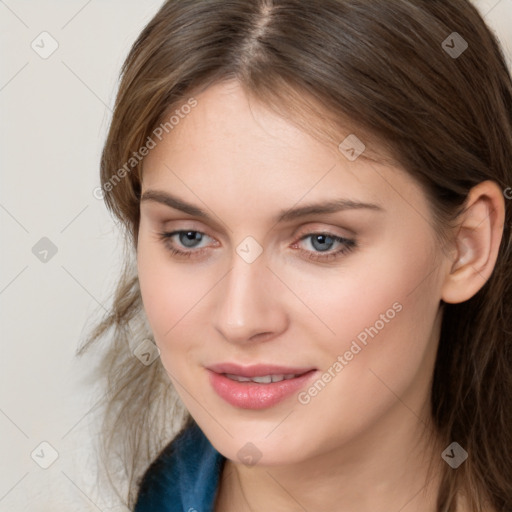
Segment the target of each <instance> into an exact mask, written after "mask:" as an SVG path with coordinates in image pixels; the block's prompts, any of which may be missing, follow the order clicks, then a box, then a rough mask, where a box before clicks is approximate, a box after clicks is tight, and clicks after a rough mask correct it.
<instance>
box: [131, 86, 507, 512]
mask: <svg viewBox="0 0 512 512" xmlns="http://www.w3.org/2000/svg"><path fill="white" fill-rule="evenodd" d="M195 97H196V99H197V101H198V105H197V106H196V107H195V108H194V109H192V111H191V113H190V114H188V115H187V116H186V117H185V118H184V119H183V120H181V121H180V122H179V124H178V125H177V126H175V128H174V129H173V130H172V131H171V132H169V134H167V135H166V136H165V137H164V138H163V140H162V141H161V142H160V143H158V145H157V147H156V148H154V149H153V150H151V152H150V154H149V155H148V156H147V157H146V159H145V162H144V170H143V181H142V193H143V194H144V193H146V192H148V191H150V190H159V191H164V192H167V193H171V194H173V195H174V196H176V197H178V198H180V199H181V200H183V201H186V202H188V203H191V204H194V205H196V206H197V207H199V208H201V209H204V210H206V212H207V213H208V214H209V215H210V216H211V219H203V218H200V217H197V216H195V215H190V214H186V213H183V212H181V211H179V210H177V209H174V208H171V207H169V206H167V205H164V204H161V203H159V202H157V201H154V200H144V201H141V206H140V208H141V221H140V227H139V239H138V247H137V260H138V271H139V280H140V286H141V292H142V297H143V303H144V308H145V311H146V313H147V316H148V319H149V322H150V325H151V327H152V330H153V334H154V337H155V341H156V343H157V345H158V347H159V349H160V351H161V361H162V364H163V365H164V367H165V369H166V371H167V373H168V374H169V378H170V379H171V381H172V383H173V384H174V385H175V387H176V389H177V391H178V393H179V394H180V396H181V398H182V400H183V402H184V404H185V406H186V407H187V409H188V410H189V411H190V413H191V415H192V416H193V417H194V419H195V420H196V422H197V423H198V425H199V426H200V427H201V429H202V430H203V432H204V433H205V435H206V436H207V437H208V438H209V440H210V441H211V443H212V444H213V446H214V447H215V448H216V449H217V450H218V451H219V452H220V453H222V454H223V455H224V456H225V457H227V459H228V460H227V461H226V464H225V467H224V471H223V474H222V479H221V480H222V481H221V485H220V488H219V493H218V496H217V502H216V508H215V510H216V511H221V510H222V511H223V512H231V511H237V512H244V511H251V510H252V511H253V512H255V511H258V512H259V511H268V510H272V511H276V512H279V511H287V512H290V511H296V510H297V511H299V510H300V511H303V510H308V511H310V512H313V511H323V510H337V511H345V510H347V511H349V510H350V511H352V510H357V511H359V512H366V511H372V512H374V511H375V510H386V511H388V510H389V511H393V510H396V511H398V510H401V511H402V512H408V511H415V512H418V511H420V512H422V511H434V510H435V506H434V499H433V496H434V494H433V493H434V492H435V491H436V490H437V485H438V479H437V477H436V475H437V474H438V471H439V469H440V467H441V465H442V464H445V462H444V461H443V460H442V459H441V457H440V455H441V453H442V451H443V450H444V449H445V448H446V446H443V445H442V444H441V443H439V441H438V440H437V439H436V440H435V442H433V443H430V444H429V445H428V446H427V443H426V437H425V433H426V432H431V428H432V427H431V422H430V409H429V389H430V385H431V377H432V371H433V368H434V362H435V354H436V348H437V344H438V339H439V327H440V321H441V315H442V311H441V309H440V300H441V299H443V300H444V301H445V302H462V301H464V300H467V299H468V298H470V297H471V296H472V295H474V294H475V293H476V292H477V291H478V290H479V289H480V288H481V287H482V286H483V284H484V283H485V281H486V279H487V278H488V277H489V275H490V274H491V272H492V269H493V267H494V264H495V261H496V257H497V251H498V247H499V243H500V241H501V232H502V227H503V222H504V200H503V195H502V193H501V190H500V189H499V188H498V187H497V185H496V184H494V183H493V182H490V181H488V182H484V183H481V184H479V185H478V186H477V187H475V188H474V189H473V190H472V193H471V194H470V197H469V199H468V211H467V213H466V214H465V215H464V216H463V217H462V218H461V219H460V224H459V228H458V229H457V231H456V232H454V238H453V245H452V246H450V248H449V250H445V251H443V250H441V248H440V246H439V243H438V242H437V241H436V238H435V232H434V228H433V223H432V220H431V216H430V213H429V205H428V203H427V200H426V197H425V195H424V193H423V191H422V189H421V188H420V187H419V186H418V185H417V184H416V182H415V181H414V180H413V179H412V178H411V177H410V176H409V175H408V174H407V173H405V172H404V171H403V170H402V169H400V168H398V167H387V166H384V165H379V164H376V163H375V162H371V161H368V160H365V159H364V158H363V157H359V158H358V159H356V160H355V161H349V160H348V159H347V158H345V156H344V155H343V154H341V152H340V151H339V150H338V149H337V147H332V146H330V145H328V144H326V143H322V142H319V141H318V140H316V139H314V138H312V137H311V136H310V135H308V134H307V133H305V132H304V131H302V130H300V129H299V128H298V127H297V126H296V125H295V124H293V123H291V122H290V121H288V120H286V119H284V118H282V117H279V116H277V115H276V114H274V113H272V112H271V111H270V110H268V109H267V108H266V107H265V106H263V105H262V104H260V103H258V102H257V101H256V100H255V99H249V98H248V96H246V94H245V93H244V91H243V89H242V88H241V87H240V86H239V84H238V83H237V82H235V81H229V82H223V83H217V84H215V85H213V86H210V87H209V88H208V89H206V90H205V91H204V92H202V93H201V94H199V95H197V96H195ZM349 133H350V131H347V133H346V134H344V135H343V136H342V137H341V138H340V141H341V140H343V138H344V137H346V136H347V135H348V134H349ZM335 198H350V199H353V200H356V201H364V202H368V203H374V204H377V205H378V206H380V207H381V208H382V211H373V210H369V209H353V210H345V211H340V212H337V213H331V214H313V215H309V216H307V217H304V218H298V219H294V220H291V221H288V222H284V223H277V224H276V222H275V220H274V217H275V216H276V215H277V214H278V212H280V211H282V210H286V209H289V208H292V207H296V206H303V205H305V204H309V203H317V202H324V201H326V200H328V199H335ZM180 229H182V230H195V231H199V232H200V233H204V236H203V238H202V239H199V240H198V241H197V242H196V245H195V246H193V245H192V246H185V245H184V244H183V237H182V238H179V237H178V236H174V237H173V239H172V241H169V240H168V241H167V244H168V245H172V246H173V247H175V248H178V249H180V250H184V251H187V250H188V251H191V252H193V251H196V253H195V255H192V257H190V258H184V257H180V256H174V255H172V254H171V253H170V252H169V248H168V246H166V243H165V242H164V241H162V240H161V239H160V237H159V233H160V232H163V231H165V232H171V231H175V230H180ZM319 231H320V232H322V231H325V232H328V233H330V234H332V235H334V236H340V237H345V238H348V239H353V240H355V241H356V243H357V246H356V247H355V248H354V249H353V250H352V251H349V252H347V253H345V254H341V255H338V257H337V258H332V259H330V260H327V261H324V262H319V261H313V260H310V259H308V257H307V255H308V254H313V255H316V256H318V255H320V256H321V255H322V254H324V253H323V252H322V247H324V249H327V251H326V252H330V253H334V252H335V251H336V250H338V249H340V248H341V247H342V244H340V243H337V242H332V243H331V244H330V245H329V243H328V244H327V245H324V246H322V245H320V246H319V245H318V244H315V245H314V241H313V240H312V238H314V237H309V238H304V239H302V240H301V238H302V237H304V236H306V235H307V234H315V233H318V232H319ZM247 236H251V237H253V238H254V239H255V240H256V241H257V242H258V244H259V245H260V246H261V248H262V249H263V252H262V254H261V255H260V256H259V257H258V258H257V259H256V260H255V261H254V262H252V263H247V262H246V261H245V260H244V259H243V258H241V257H240V256H239V255H238V254H237V252H236V249H237V247H238V246H239V244H240V243H241V242H242V241H243V240H244V239H245V238H246V237H247ZM324 243H325V242H324ZM318 247H320V249H319V248H318ZM299 248H302V249H303V250H304V252H302V253H301V252H300V250H299ZM201 249H203V250H202V252H201V253H199V252H198V251H199V250H201ZM395 303H399V304H400V305H401V310H400V311H399V312H397V313H396V315H395V316H394V318H393V319H391V320H389V321H388V322H386V323H385V326H384V327H383V328H382V329H381V330H379V332H378V334H377V335H376V336H375V337H374V338H373V339H372V338H369V340H368V343H367V345H366V346H364V347H363V348H362V350H361V351H359V352H358V353H357V355H355V356H354V357H353V358H352V359H351V360H350V361H348V362H347V364H346V365H344V367H343V369H342V371H340V372H339V373H337V374H336V376H335V377H334V378H333V379H332V380H331V381H330V382H329V383H328V384H327V385H326V386H325V388H324V389H323V390H322V391H321V392H319V393H318V394H317V395H316V396H314V397H312V398H311V400H310V402H309V403H307V404H305V405H303V404H301V403H299V401H298V399H297V396H296V395H293V396H292V397H290V398H288V399H286V400H285V401H283V402H281V403H279V404H277V405H275V406H273V407H271V408H267V409H262V410H245V409H239V408H236V407H233V406H232V405H230V404H228V403H227V402H225V401H224V400H223V399H222V398H220V397H219V396H218V395H217V394H216V393H215V391H214V390H213V389H212V387H211V386H210V384H209V379H208V375H207V371H206V369H205V367H206V366H208V365H211V364H214V363H220V362H226V361H232V362H237V363H239V364H241V365H249V364H256V363H265V362H270V363H274V364H284V365H289V366H312V367H315V368H317V369H319V373H320V374H321V373H322V372H324V371H327V370H328V368H330V367H332V365H333V363H334V362H335V361H336V360H337V357H338V356H339V355H343V354H345V352H346V351H347V350H349V349H350V346H351V343H352V341H353V340H355V339H356V337H357V335H358V334H359V333H361V332H362V331H364V329H365V328H367V327H370V326H374V325H375V323H376V321H377V320H379V319H380V318H381V314H385V313H386V311H388V310H390V308H392V305H393V304H395ZM247 442H251V443H253V444H254V445H255V446H256V447H257V448H258V450H259V451H260V452H261V458H260V459H259V461H258V462H257V464H256V465H253V466H246V465H244V464H242V462H241V461H240V460H239V458H238V455H237V453H238V452H239V450H240V449H241V448H242V447H244V446H245V445H246V443H247ZM429 449H430V450H432V451H431V452H430V451H429ZM431 457H432V458H433V460H434V466H433V467H434V471H433V473H432V474H431V475H430V480H429V482H428V484H427V485H425V484H426V477H427V472H426V470H427V465H428V462H429V461H430V458H431ZM461 510H464V509H463V508H461Z"/></svg>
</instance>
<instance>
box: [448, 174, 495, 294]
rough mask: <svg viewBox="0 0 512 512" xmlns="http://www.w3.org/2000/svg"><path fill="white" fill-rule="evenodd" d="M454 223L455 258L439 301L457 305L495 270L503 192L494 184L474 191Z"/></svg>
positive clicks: (485, 184) (489, 182)
mask: <svg viewBox="0 0 512 512" xmlns="http://www.w3.org/2000/svg"><path fill="white" fill-rule="evenodd" d="M465 204H466V209H465V210H464V212H463V213H462V214H461V215H460V217H459V219H458V222H457V229H456V233H457V234H456V236H455V240H454V243H455V246H456V250H455V251H454V252H455V258H454V260H453V262H452V265H451V268H449V273H448V274H447V275H446V277H445V280H444V283H443V286H442V290H441V299H442V300H443V301H444V302H447V303H452V304H456V303H459V302H464V301H466V300H468V299H470V298H471V297H473V295H475V294H476V293H477V292H478V291H479V290H480V288H482V286H483V285H484V284H485V283H486V281H487V280H488V279H489V277H490V276H491V274H492V271H493V270H494V265H495V264H496V259H497V257H498V250H499V247H500V243H501V239H502V237H503V226H504V222H505V200H504V198H503V191H502V190H501V188H500V187H499V185H498V184H497V183H496V182H494V181H489V180H488V181H483V182H481V183H479V184H478V185H476V186H475V187H473V188H472V189H471V190H470V192H469V194H468V197H467V199H466V203H465Z"/></svg>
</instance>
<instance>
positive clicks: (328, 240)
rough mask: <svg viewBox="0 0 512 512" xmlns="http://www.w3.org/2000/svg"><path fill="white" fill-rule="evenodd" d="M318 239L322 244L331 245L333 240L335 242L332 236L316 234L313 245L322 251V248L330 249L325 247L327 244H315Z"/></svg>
mask: <svg viewBox="0 0 512 512" xmlns="http://www.w3.org/2000/svg"><path fill="white" fill-rule="evenodd" d="M317 240H319V241H320V244H327V245H329V246H330V245H332V242H333V239H332V237H330V236H327V235H315V236H314V237H313V247H315V249H318V250H320V251H322V250H329V247H325V245H320V246H319V247H317V246H316V245H315V242H316V241H317Z"/></svg>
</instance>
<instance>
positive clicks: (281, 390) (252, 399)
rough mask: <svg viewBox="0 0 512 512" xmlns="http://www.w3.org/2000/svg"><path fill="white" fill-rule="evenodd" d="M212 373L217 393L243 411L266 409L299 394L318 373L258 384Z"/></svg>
mask: <svg viewBox="0 0 512 512" xmlns="http://www.w3.org/2000/svg"><path fill="white" fill-rule="evenodd" d="M208 371H209V373H210V383H211V385H212V387H213V389H214V390H215V392H216V393H217V394H218V395H219V396H220V397H221V398H223V399H224V400H226V402H228V403H230V404H231V405H233V406H235V407H239V408H241V409H266V408H267V407H272V406H273V405H276V404H277V403H279V402H281V401H282V400H284V399H286V398H288V397H289V396H291V395H293V394H294V393H296V392H298V391H299V390H300V389H301V388H302V387H304V386H305V385H306V383H307V382H308V381H309V380H310V379H311V378H312V377H313V375H315V374H316V373H317V371H316V370H311V371H309V372H307V373H304V374H302V375H301V376H300V377H295V378H293V379H288V380H282V381H280V382H271V383H270V384H258V383H257V382H238V381H236V380H232V379H229V378H228V377H226V376H225V375H223V374H220V373H215V372H213V371H211V370H208Z"/></svg>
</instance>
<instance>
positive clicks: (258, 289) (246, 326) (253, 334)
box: [215, 254, 288, 344]
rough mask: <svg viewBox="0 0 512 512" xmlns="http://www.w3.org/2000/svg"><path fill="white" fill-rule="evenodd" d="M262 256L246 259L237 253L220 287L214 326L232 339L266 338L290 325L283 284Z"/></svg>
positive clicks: (236, 341) (265, 339)
mask: <svg viewBox="0 0 512 512" xmlns="http://www.w3.org/2000/svg"><path fill="white" fill-rule="evenodd" d="M263 256H264V255H263V254H262V255H260V257H258V258H257V259H256V260H255V261H253V262H252V263H247V262H246V261H244V260H243V259H242V258H241V257H239V256H238V255H237V254H234V258H233V265H232V268H231V271H230V272H229V273H228V274H227V275H226V277H225V279H223V280H222V284H221V286H219V287H218V294H219V295H218V296H219V297H220V298H219V302H218V308H217V315H216V318H215V328H216V329H217V331H218V332H220V333H221V334H222V336H223V337H224V338H225V339H226V340H227V341H229V342H231V343H236V344H240V343H244V342H246V341H251V342H254V341H267V340H270V339H272V338H274V337H276V336H277V335H279V334H280V333H281V332H283V331H284V330H285V329H286V327H287V324H288V315H287V312H286V308H285V303H284V301H283V300H281V299H282V298H284V297H282V293H283V289H282V288H283V285H282V283H281V282H280V281H279V279H278V278H277V277H276V276H275V275H274V274H273V272H272V271H271V270H270V269H269V268H268V267H267V264H266V260H265V258H264V257H263Z"/></svg>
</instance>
